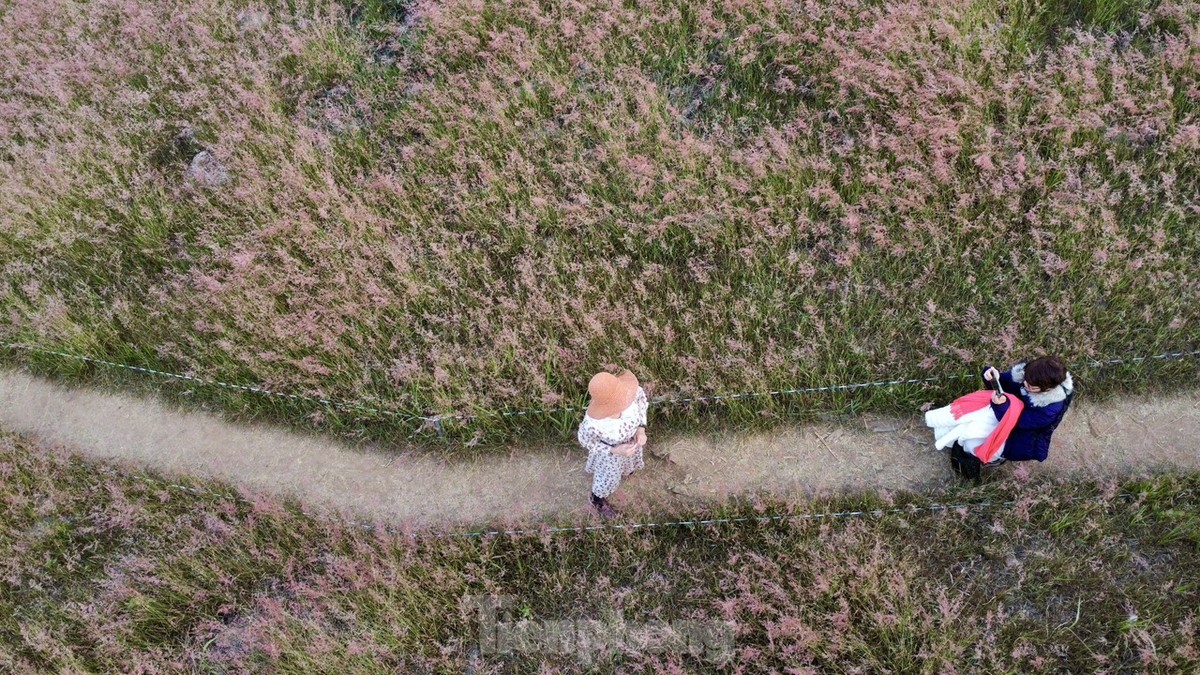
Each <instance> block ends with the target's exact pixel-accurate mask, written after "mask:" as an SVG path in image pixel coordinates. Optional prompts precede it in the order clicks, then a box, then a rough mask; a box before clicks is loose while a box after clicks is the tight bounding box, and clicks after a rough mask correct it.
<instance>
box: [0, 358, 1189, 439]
mask: <svg viewBox="0 0 1200 675" xmlns="http://www.w3.org/2000/svg"><path fill="white" fill-rule="evenodd" d="M0 346H2V347H5V348H8V349H11V350H21V351H26V352H30V353H36V354H45V355H49V356H56V357H59V358H65V359H73V360H76V361H80V362H83V363H88V364H92V365H97V366H104V367H106V368H113V369H119V370H128V371H132V372H136V373H141V374H144V375H152V376H157V377H164V378H168V379H174V380H180V381H184V382H191V383H194V384H197V385H202V386H209V387H219V388H223V389H230V390H234V391H241V392H247V393H251V394H258V395H261V396H267V397H276V398H284V399H288V400H292V401H304V402H307V403H315V404H318V405H322V406H326V407H329V408H333V409H336V410H343V411H346V412H350V413H360V414H366V415H374V416H378V417H389V418H393V419H398V420H401V421H403V422H409V423H420V424H421V425H422V426H424V427H433V428H435V429H437V430H438V431H439V432H441V423H442V422H443V421H449V420H458V421H464V422H469V421H473V420H478V419H482V418H488V417H492V418H512V417H525V416H533V415H551V414H557V413H580V412H583V411H584V410H585V407H584V406H561V407H555V408H531V409H526V410H497V411H477V412H475V413H449V414H435V415H415V414H412V413H406V412H401V411H396V410H388V409H386V408H380V407H376V406H369V405H366V404H363V403H359V402H347V401H337V400H334V399H328V398H321V397H316V396H306V395H303V394H290V393H286V392H279V391H273V390H270V389H266V388H263V387H257V386H252V385H241V384H233V383H230V382H223V381H221V380H211V379H206V378H202V377H196V376H193V375H183V374H180V373H172V372H167V371H162V370H155V369H153V368H143V367H141V366H132V365H128V364H124V363H116V362H113V361H106V360H104V359H97V358H94V357H91V356H84V355H81V354H72V353H70V352H63V351H58V350H54V349H45V348H43V347H37V346H33V345H27V344H23V343H17V342H0ZM1197 356H1200V350H1195V351H1179V352H1170V353H1166V354H1156V355H1153V356H1135V357H1126V358H1111V359H1105V360H1091V361H1087V362H1085V363H1081V364H1075V365H1073V366H1071V368H1072V369H1077V370H1078V369H1082V368H1086V367H1091V368H1102V367H1106V366H1114V365H1122V364H1132V363H1142V362H1145V361H1155V360H1157V361H1170V360H1178V359H1184V358H1195V357H1197ZM974 377H977V375H976V374H974V373H952V374H947V375H937V376H933V377H923V378H913V379H897V380H879V381H875V382H857V383H854V384H834V385H826V386H819V387H801V388H795V389H776V390H772V391H758V392H744V393H733V394H714V395H711V396H690V397H658V398H655V399H653V400H651V401H650V405H651V406H657V407H662V406H672V405H690V404H694V403H720V402H725V401H736V400H745V399H754V398H768V397H769V398H778V397H782V396H797V395H802V394H817V393H824V392H835V391H854V390H858V389H870V388H889V387H898V386H904V385H916V384H931V383H934V382H949V381H953V380H963V379H969V378H974Z"/></svg>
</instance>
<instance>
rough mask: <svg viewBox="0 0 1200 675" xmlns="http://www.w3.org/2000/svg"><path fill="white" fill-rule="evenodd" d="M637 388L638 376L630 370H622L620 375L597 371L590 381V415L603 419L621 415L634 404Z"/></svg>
mask: <svg viewBox="0 0 1200 675" xmlns="http://www.w3.org/2000/svg"><path fill="white" fill-rule="evenodd" d="M637 390H638V380H637V377H635V376H634V374H633V373H631V372H629V371H628V370H622V371H621V374H620V375H613V374H612V373H596V374H595V375H593V376H592V379H591V381H590V382H588V394H590V395H591V397H592V400H591V402H590V403H588V407H587V414H588V416H589V417H591V418H592V419H597V420H602V419H604V418H606V417H616V416H617V415H620V414H621V413H622V412H624V411H625V409H626V408H628V407H629V406H630V405H632V404H633V399H635V398H637Z"/></svg>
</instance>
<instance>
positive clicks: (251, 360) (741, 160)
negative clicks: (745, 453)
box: [0, 0, 1200, 437]
mask: <svg viewBox="0 0 1200 675" xmlns="http://www.w3.org/2000/svg"><path fill="white" fill-rule="evenodd" d="M1198 18H1200V5H1198V4H1197V3H1196V2H1192V1H1189V0H1165V1H1161V2H1155V1H1146V0H1126V1H1124V2H1118V1H1114V0H1092V1H1084V0H1071V1H1066V0H1061V1H1060V0H1055V1H1053V2H1027V1H1025V0H977V1H974V2H961V1H959V0H905V1H903V2H887V3H882V2H872V1H862V0H831V1H830V2H821V3H802V2H798V1H793V0H773V1H768V0H755V1H752V2H744V3H742V2H739V3H710V2H702V1H699V0H697V1H691V0H657V1H655V2H646V3H617V4H615V5H614V4H613V3H608V2H595V1H592V0H585V1H583V2H578V3H570V4H568V3H541V2H533V1H532V0H529V1H525V0H516V1H510V0H485V1H480V2H474V1H471V2H469V1H467V0H451V1H449V2H437V3H434V2H417V3H413V4H411V5H410V4H406V3H400V2H391V1H385V0H370V1H368V2H358V3H353V2H352V3H350V4H349V5H345V4H335V3H322V2H315V1H313V2H286V3H285V2H271V3H262V4H249V3H245V2H235V1H233V0H200V1H194V0H188V2H182V1H176V0H166V1H162V2H142V1H139V0H101V1H99V2H91V3H85V4H81V3H75V2H69V1H68V0H45V1H43V0H38V1H34V0H8V1H7V2H5V3H3V4H2V5H0V62H2V63H4V64H6V65H5V67H4V68H3V70H2V71H0V288H2V289H3V292H0V338H3V339H5V340H13V341H18V342H26V343H32V344H37V345H40V346H45V347H49V348H55V349H63V350H66V351H71V352H76V353H82V354H87V355H91V356H96V357H101V358H107V359H111V360H114V361H120V362H124V363H130V364H133V365H139V366H147V367H154V368H160V369H163V370H170V371H176V372H185V373H191V374H195V375H198V376H202V377H207V378H213V379H220V380H224V381H230V382H235V383H238V384H247V385H259V386H264V387H267V388H270V389H277V390H281V391H285V392H291V393H297V394H307V395H316V396H323V397H330V398H336V399H340V400H351V401H366V402H368V403H369V404H370V405H372V406H378V407H383V408H386V409H389V410H396V411H404V412H408V413H418V414H435V413H442V414H446V413H470V412H475V411H480V410H487V411H494V410H505V409H523V408H531V407H540V406H543V405H548V406H557V405H562V404H574V403H579V402H581V401H582V396H583V394H584V390H585V386H586V382H587V379H588V376H590V374H591V373H593V372H594V371H596V370H597V369H600V368H604V367H608V366H611V365H614V364H620V365H623V366H627V367H629V368H631V369H633V370H635V371H636V372H638V374H639V375H640V376H641V377H642V378H643V380H645V381H647V382H648V383H651V384H652V385H653V388H654V393H655V394H658V395H680V396H688V395H693V394H710V393H725V392H739V391H766V390H775V389H781V388H793V387H805V386H812V385H824V384H836V383H848V382H858V381H871V380H881V379H893V378H897V377H919V376H925V375H928V374H941V373H950V372H962V371H974V370H975V369H976V368H977V367H978V366H979V365H981V364H982V363H983V362H985V361H996V362H1001V363H1003V362H1005V361H1009V360H1011V359H1017V358H1021V357H1024V356H1027V355H1030V354H1033V353H1037V352H1042V351H1055V352H1060V353H1062V354H1063V355H1064V356H1065V357H1066V358H1067V360H1068V361H1070V362H1081V361H1084V360H1086V359H1087V358H1091V357H1112V356H1122V355H1126V354H1136V355H1148V354H1154V353H1160V352H1170V351H1178V350H1181V349H1194V348H1196V347H1197V343H1198V338H1200V302H1198V300H1200V274H1198V273H1197V271H1196V267H1197V266H1196V261H1197V260H1200V213H1198V209H1200V207H1198V206H1197V204H1196V202H1195V200H1196V195H1197V194H1200V180H1198V178H1197V176H1198V173H1197V169H1196V166H1197V164H1196V159H1195V158H1196V156H1197V154H1198V152H1197V151H1200V119H1198V117H1197V106H1196V102H1197V100H1198V99H1200V75H1198V74H1200V22H1198V21H1197V19H1198ZM204 152H206V153H208V155H206V156H205V157H202V158H201V160H197V159H196V157H197V156H198V155H200V154H201V153H204ZM205 158H207V159H205ZM189 167H194V168H193V169H191V170H189ZM4 358H5V359H6V360H9V361H22V362H25V363H28V364H29V365H32V366H33V367H35V368H39V369H45V370H53V371H56V372H65V373H66V374H67V375H68V376H74V375H83V374H85V373H84V371H85V369H84V368H82V367H81V366H79V365H78V364H71V363H69V362H65V361H62V360H60V359H57V358H49V357H30V356H29V355H27V354H23V353H17V354H16V355H13V354H11V353H10V354H9V355H8V356H6V357H4ZM1136 373H1137V371H1122V372H1120V373H1118V374H1116V376H1113V377H1108V378H1106V379H1101V378H1094V379H1093V380H1092V384H1093V385H1094V386H1093V388H1092V389H1091V390H1090V391H1089V394H1101V393H1104V391H1105V390H1110V391H1111V390H1114V388H1116V387H1120V386H1124V384H1123V383H1124V381H1125V380H1127V379H1129V378H1130V377H1132V376H1134V375H1136ZM1194 374H1195V369H1194V367H1179V368H1173V369H1167V370H1165V371H1157V372H1156V379H1158V380H1159V381H1161V382H1165V383H1168V384H1169V383H1170V382H1172V381H1179V380H1182V379H1185V378H1190V377H1194ZM948 391H949V390H948V389H947V388H941V389H937V390H935V391H933V392H931V391H929V390H924V389H920V388H909V389H902V390H899V391H891V392H888V393H886V395H883V394H877V393H870V392H865V393H864V392H858V393H855V394H852V395H846V396H842V397H840V398H832V399H830V398H821V399H806V398H799V399H756V400H753V401H751V402H748V403H745V402H743V403H742V404H734V405H730V406H725V407H722V408H721V411H720V415H722V416H724V417H725V419H729V420H734V421H738V422H744V421H748V420H751V419H762V418H764V417H778V416H784V415H789V414H794V413H798V412H803V411H804V410H811V409H813V408H816V407H822V406H824V407H842V408H844V407H847V406H851V405H853V406H854V407H856V408H878V407H882V406H898V405H912V404H915V403H918V402H920V401H922V400H930V399H932V398H936V397H944V396H945V395H946V394H947V393H948ZM202 395H203V396H207V397H209V400H210V401H211V402H214V403H216V404H218V405H219V406H221V407H223V408H225V409H229V410H241V411H244V412H251V413H256V414H258V413H269V414H282V415H284V416H290V417H293V418H297V417H303V416H304V415H311V416H310V421H312V422H314V423H317V424H330V425H341V424H343V423H345V420H343V419H341V418H340V417H339V416H337V415H333V414H330V413H328V412H327V411H320V410H316V411H314V410H313V409H311V408H304V407H302V406H299V407H294V406H283V407H280V408H275V407H273V406H274V405H275V404H273V403H264V402H262V401H259V400H258V399H256V398H255V397H253V396H243V395H226V394H224V393H212V392H204V393H202ZM572 419H573V418H572V417H571V416H558V417H550V418H535V419H532V420H531V419H528V418H524V419H522V420H521V423H522V431H521V433H531V429H530V426H531V425H532V426H533V427H538V425H540V426H541V428H543V429H554V428H561V429H567V428H569V427H570V426H571V423H572ZM391 424H394V422H389V421H387V420H384V421H382V422H380V426H381V427H382V428H383V429H384V430H385V431H386V430H387V429H388V428H390V427H389V425H391ZM451 431H455V430H453V429H452V430H451ZM458 431H460V432H461V433H464V434H467V435H469V434H471V433H474V432H476V431H482V432H491V433H492V434H493V435H494V436H496V437H502V436H504V435H505V434H508V433H510V432H511V431H513V428H512V427H511V426H509V425H508V424H507V423H504V422H501V421H497V420H494V419H492V418H484V421H483V423H482V425H479V426H478V427H472V428H469V429H460V430H458Z"/></svg>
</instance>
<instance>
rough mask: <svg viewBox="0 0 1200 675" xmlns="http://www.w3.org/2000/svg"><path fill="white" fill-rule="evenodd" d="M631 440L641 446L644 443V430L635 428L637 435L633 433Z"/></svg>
mask: <svg viewBox="0 0 1200 675" xmlns="http://www.w3.org/2000/svg"><path fill="white" fill-rule="evenodd" d="M633 441H634V443H637V444H638V445H641V446H644V445H646V430H645V429H642V428H639V429H638V430H637V435H635V436H634V437H633Z"/></svg>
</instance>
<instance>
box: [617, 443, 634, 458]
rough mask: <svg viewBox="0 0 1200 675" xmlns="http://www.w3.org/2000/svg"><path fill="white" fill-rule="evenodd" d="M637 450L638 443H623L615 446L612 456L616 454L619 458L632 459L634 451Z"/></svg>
mask: <svg viewBox="0 0 1200 675" xmlns="http://www.w3.org/2000/svg"><path fill="white" fill-rule="evenodd" d="M636 449H637V444H636V443H622V444H620V445H614V446H613V448H612V454H614V455H616V456H618V457H632V456H633V451H634V450H636Z"/></svg>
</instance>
